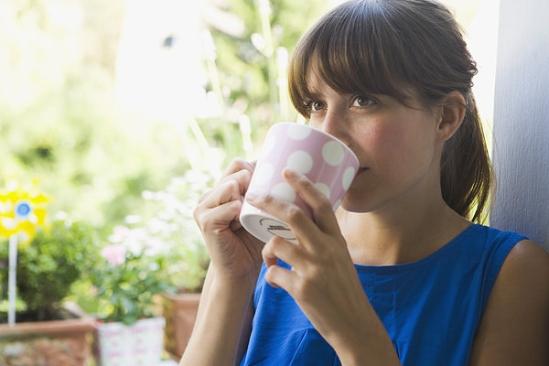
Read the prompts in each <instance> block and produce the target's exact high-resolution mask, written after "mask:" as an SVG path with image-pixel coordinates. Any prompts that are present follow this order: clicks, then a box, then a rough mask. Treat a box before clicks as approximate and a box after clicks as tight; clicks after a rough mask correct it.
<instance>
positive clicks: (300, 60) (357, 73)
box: [288, 2, 411, 118]
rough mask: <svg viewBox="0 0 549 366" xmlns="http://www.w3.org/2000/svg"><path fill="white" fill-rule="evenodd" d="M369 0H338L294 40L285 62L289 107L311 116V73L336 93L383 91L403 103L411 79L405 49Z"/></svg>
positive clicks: (396, 32) (380, 92) (396, 31)
mask: <svg viewBox="0 0 549 366" xmlns="http://www.w3.org/2000/svg"><path fill="white" fill-rule="evenodd" d="M380 13H383V10H382V9H380V8H379V7H378V6H376V5H375V4H372V2H362V3H361V4H360V5H359V6H357V4H356V3H354V4H352V6H351V4H350V3H347V4H342V5H341V6H339V7H337V8H336V9H334V10H332V11H331V12H330V13H328V14H327V15H326V16H324V17H323V18H322V19H321V20H320V21H319V22H318V23H317V25H316V26H315V27H313V28H312V29H311V30H310V31H309V32H308V33H307V34H306V35H305V36H304V37H303V38H302V39H301V41H300V42H299V44H298V45H297V47H296V50H295V51H294V54H293V56H292V59H291V62H290V66H289V75H288V82H289V89H290V97H291V99H292V103H293V104H294V107H295V108H296V109H297V110H298V111H299V113H301V114H302V115H304V116H305V117H307V118H309V117H310V111H309V108H308V103H307V101H308V100H311V99H314V98H312V95H314V90H311V89H310V86H309V85H308V84H307V80H308V78H310V76H311V74H312V73H314V74H315V75H316V76H317V77H319V78H320V79H321V80H323V81H324V82H325V83H326V84H327V85H329V86H330V87H331V88H332V89H334V90H335V91H337V92H338V93H340V94H359V95H369V94H384V95H389V96H391V97H394V98H395V99H397V100H398V101H400V102H401V103H405V101H406V99H407V98H408V95H407V94H406V93H405V92H404V90H405V87H406V86H409V85H410V84H411V80H409V78H408V77H406V75H407V72H406V70H405V65H404V63H403V61H402V60H404V59H405V58H404V57H406V55H405V53H406V51H405V48H404V46H403V45H402V44H401V41H400V40H399V37H398V30H397V29H395V28H394V27H393V26H392V25H391V24H390V23H389V22H388V21H387V18H386V16H385V15H386V14H380Z"/></svg>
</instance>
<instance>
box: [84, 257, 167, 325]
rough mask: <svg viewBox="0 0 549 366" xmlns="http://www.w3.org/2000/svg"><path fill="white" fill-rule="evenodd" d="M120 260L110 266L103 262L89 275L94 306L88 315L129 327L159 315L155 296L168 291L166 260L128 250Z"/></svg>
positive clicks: (106, 261) (105, 261)
mask: <svg viewBox="0 0 549 366" xmlns="http://www.w3.org/2000/svg"><path fill="white" fill-rule="evenodd" d="M122 260H123V261H122V263H109V261H108V260H106V259H104V260H102V261H99V262H98V263H97V265H96V266H95V267H94V268H93V270H92V271H91V284H92V285H93V286H94V287H93V292H92V294H93V295H94V298H95V299H94V302H95V304H94V305H95V306H96V308H95V309H93V311H91V313H93V314H94V315H96V316H97V317H98V318H99V319H101V320H104V321H117V322H122V323H124V324H128V325H129V324H133V323H135V322H136V321H137V320H139V319H143V318H148V317H153V316H155V315H158V314H157V311H155V309H156V296H157V295H159V294H161V293H162V292H165V291H167V290H168V289H169V288H170V286H169V284H168V283H169V281H168V279H167V274H166V271H165V270H164V268H165V266H166V260H167V258H166V257H165V256H162V255H147V254H146V253H145V252H143V251H141V252H132V251H129V250H128V251H125V252H124V253H123V259H122ZM86 310H88V311H90V310H89V309H86Z"/></svg>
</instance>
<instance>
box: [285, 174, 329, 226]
mask: <svg viewBox="0 0 549 366" xmlns="http://www.w3.org/2000/svg"><path fill="white" fill-rule="evenodd" d="M283 176H284V178H285V179H286V180H287V181H288V183H289V184H290V185H291V187H292V188H293V189H294V191H295V192H296V193H297V194H298V195H299V196H300V197H301V198H302V199H303V201H305V203H306V204H307V205H309V207H310V208H311V209H312V212H313V220H314V222H316V224H317V225H318V227H319V228H320V230H322V231H323V232H325V233H326V234H332V235H336V234H340V229H339V225H338V223H337V219H336V217H335V213H334V211H333V209H332V204H331V203H330V201H329V200H328V198H327V197H326V195H325V194H324V193H322V192H321V191H320V190H319V189H318V188H316V187H315V185H314V183H313V182H312V181H311V180H310V179H309V178H307V176H305V175H303V174H300V173H298V172H296V171H294V170H291V169H284V171H283Z"/></svg>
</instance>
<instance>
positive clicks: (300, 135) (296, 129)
mask: <svg viewBox="0 0 549 366" xmlns="http://www.w3.org/2000/svg"><path fill="white" fill-rule="evenodd" d="M310 134H311V129H310V128H309V127H306V126H305V125H298V124H297V123H296V124H291V125H289V126H288V136H289V137H290V138H291V139H294V140H303V139H305V138H307V136H309V135H310Z"/></svg>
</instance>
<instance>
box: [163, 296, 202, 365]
mask: <svg viewBox="0 0 549 366" xmlns="http://www.w3.org/2000/svg"><path fill="white" fill-rule="evenodd" d="M199 302H200V294H199V293H198V294H192V293H188V294H177V295H172V294H164V302H163V304H164V306H163V311H164V318H166V328H165V330H164V344H165V347H166V350H167V351H168V352H169V353H170V354H171V355H172V356H173V357H175V358H176V359H179V358H181V355H183V352H184V351H185V348H186V347H187V343H188V342H189V338H190V337H191V332H192V330H193V326H194V322H195V320H196V313H197V311H198V303H199Z"/></svg>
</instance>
